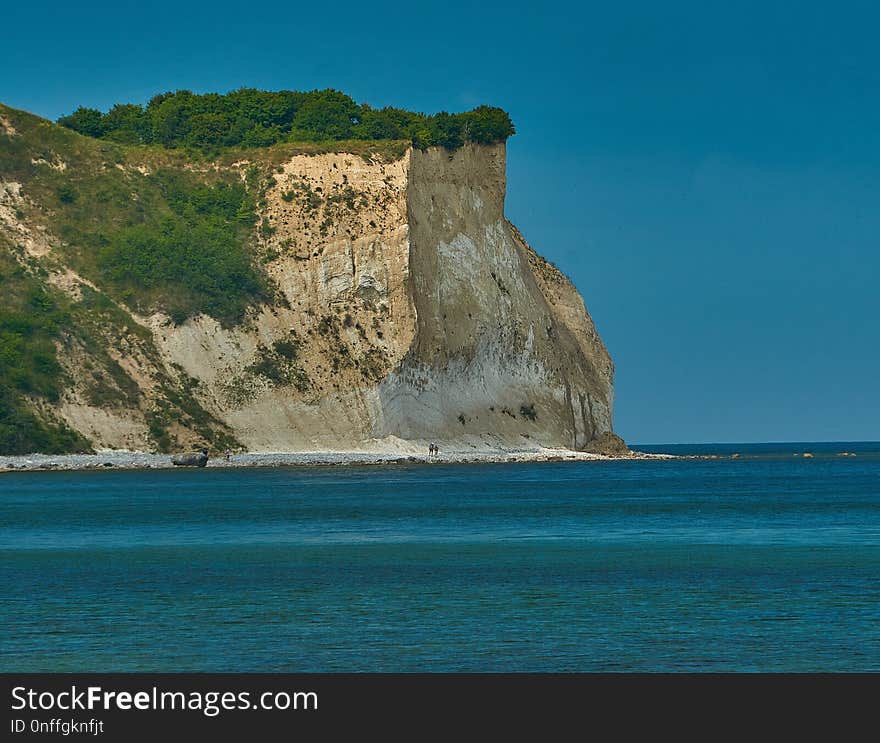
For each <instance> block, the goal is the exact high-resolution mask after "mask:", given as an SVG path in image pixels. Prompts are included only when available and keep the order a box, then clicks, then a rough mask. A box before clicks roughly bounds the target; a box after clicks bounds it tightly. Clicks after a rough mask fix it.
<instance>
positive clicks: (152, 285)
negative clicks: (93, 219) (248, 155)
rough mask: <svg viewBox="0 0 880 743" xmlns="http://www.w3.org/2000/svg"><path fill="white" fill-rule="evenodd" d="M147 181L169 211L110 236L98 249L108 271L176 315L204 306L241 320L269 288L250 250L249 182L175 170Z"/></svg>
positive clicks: (125, 292) (128, 295) (131, 293)
mask: <svg viewBox="0 0 880 743" xmlns="http://www.w3.org/2000/svg"><path fill="white" fill-rule="evenodd" d="M148 180H150V181H152V183H153V185H155V186H157V187H158V190H159V193H160V194H161V195H162V197H163V198H164V201H165V202H166V204H167V206H168V207H169V211H168V212H165V213H158V214H156V215H149V216H147V217H146V218H145V219H144V220H143V221H141V222H137V223H135V224H131V225H128V226H126V227H123V228H121V229H120V230H118V231H116V232H114V233H113V234H112V235H110V236H109V238H108V239H107V241H106V242H105V243H104V244H103V245H100V246H99V247H98V252H97V255H96V258H97V263H98V265H99V266H100V268H101V270H102V272H103V275H104V276H105V277H106V278H107V279H108V280H109V281H110V282H111V283H112V284H113V285H114V286H116V287H117V288H118V289H120V290H121V294H122V297H123V299H125V300H126V301H127V302H129V303H132V304H134V305H135V306H138V308H146V307H149V306H150V305H154V306H161V307H163V308H164V309H165V310H166V311H167V312H168V313H169V314H170V316H171V318H172V320H174V321H175V322H182V321H183V320H185V319H186V318H187V317H189V316H191V315H194V314H197V313H199V312H205V313H207V314H209V315H211V316H212V317H215V318H218V319H220V320H221V321H227V322H233V321H235V320H238V319H240V318H241V316H242V315H243V314H244V311H245V309H246V307H247V305H248V304H249V303H250V301H251V300H253V299H254V298H256V297H259V296H260V295H261V293H262V292H263V289H264V285H263V281H262V278H261V276H260V275H259V274H258V273H257V271H256V269H255V268H254V266H253V264H252V262H251V258H250V255H249V253H248V251H247V250H246V249H245V243H246V241H247V238H248V234H249V232H250V228H251V226H252V225H253V223H254V221H255V214H254V202H253V199H252V198H251V197H250V195H249V194H248V192H247V191H246V189H245V187H244V185H243V184H241V183H222V182H221V183H218V184H216V185H213V186H208V185H203V184H199V183H197V182H193V181H192V179H188V178H186V177H185V176H184V175H183V174H181V173H180V172H172V171H162V172H159V173H157V174H156V175H155V176H151V177H150V178H149V179H148ZM144 306H146V307H144Z"/></svg>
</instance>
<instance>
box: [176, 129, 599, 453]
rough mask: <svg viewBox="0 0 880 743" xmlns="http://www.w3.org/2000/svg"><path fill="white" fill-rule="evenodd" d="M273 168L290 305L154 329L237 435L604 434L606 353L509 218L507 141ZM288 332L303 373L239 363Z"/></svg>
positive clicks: (519, 438)
mask: <svg viewBox="0 0 880 743" xmlns="http://www.w3.org/2000/svg"><path fill="white" fill-rule="evenodd" d="M276 181H277V185H276V186H275V187H274V188H273V189H272V190H271V191H270V193H269V195H268V207H267V213H268V216H269V219H270V221H271V224H272V226H273V227H274V228H275V232H274V234H273V235H272V237H271V238H270V240H269V241H268V243H269V245H268V247H269V248H270V249H271V251H272V252H273V253H278V257H277V258H276V259H275V260H273V262H272V263H271V264H270V266H269V271H270V273H271V275H272V276H273V277H274V278H275V280H276V281H277V283H278V285H279V286H280V287H281V289H282V291H283V293H284V295H285V297H286V299H287V303H288V305H289V307H277V306H276V307H272V308H264V309H263V311H262V312H261V314H260V315H259V317H258V318H257V319H256V321H255V322H254V329H252V330H247V331H244V330H235V331H232V332H231V333H227V332H225V331H222V330H221V329H220V328H219V327H218V326H216V324H214V326H213V328H212V330H211V332H210V335H209V336H206V335H205V333H204V332H202V333H201V334H200V335H199V336H198V338H196V337H194V336H193V337H187V338H186V339H185V340H184V339H183V336H186V335H187V334H192V333H193V331H194V329H196V328H199V327H200V326H202V325H204V324H205V322H206V321H196V322H191V323H188V324H186V325H184V326H183V327H182V328H180V329H178V330H176V331H174V332H173V333H172V334H171V337H170V338H168V339H167V340H166V341H165V342H164V347H165V348H166V349H167V350H168V352H169V356H170V357H171V358H172V359H173V360H174V362H176V363H179V364H182V365H183V366H184V367H185V368H186V369H187V371H188V372H189V373H190V374H192V375H193V376H196V377H198V378H201V379H204V380H206V381H208V382H210V383H211V384H212V386H213V390H214V398H215V400H217V403H218V407H217V414H218V415H219V416H221V417H222V418H223V419H224V420H225V421H226V422H227V423H228V424H229V425H230V427H231V428H232V429H233V430H234V431H235V434H236V436H237V437H238V438H239V439H240V440H241V441H242V442H243V443H244V444H245V445H246V446H248V447H249V448H251V449H254V450H287V449H308V448H322V447H323V448H328V447H329V448H358V447H365V446H366V447H369V446H381V445H382V442H383V441H384V440H386V439H388V438H392V439H393V440H397V439H405V440H411V441H413V442H418V443H419V445H421V443H422V442H425V441H437V442H442V443H443V444H444V445H446V446H476V447H495V446H534V445H545V446H567V447H572V448H582V447H584V446H585V445H586V444H587V443H588V442H589V441H591V440H592V439H594V438H596V437H597V436H599V435H601V434H603V433H605V432H607V431H610V430H611V428H612V420H611V414H612V410H611V408H612V377H613V367H612V364H611V360H610V358H609V356H608V353H607V351H606V350H605V347H604V345H603V344H602V342H601V340H600V339H599V336H598V334H597V333H596V330H595V327H594V325H593V322H592V320H591V319H590V317H589V315H588V314H587V312H586V309H585V308H584V304H583V301H582V300H581V298H580V296H579V295H578V293H577V291H576V290H575V289H574V287H573V286H572V285H571V283H570V282H569V281H568V280H567V279H566V278H565V277H564V276H563V275H562V274H561V273H560V272H559V271H558V270H557V269H555V268H554V267H553V266H551V265H550V264H548V263H547V262H546V261H544V260H543V259H541V258H540V257H539V256H538V255H536V254H535V253H534V251H532V249H531V248H530V247H529V246H528V245H527V244H526V242H525V240H523V238H522V236H521V235H520V234H519V232H518V231H517V230H516V229H515V228H514V227H513V226H512V225H511V224H510V223H509V222H508V221H507V220H506V219H505V217H504V196H505V189H506V177H505V148H504V146H503V145H499V146H492V147H486V146H476V145H467V146H465V147H463V148H461V149H460V150H458V151H457V152H455V153H454V154H450V153H449V152H447V151H445V150H441V149H431V150H428V151H426V152H422V151H418V150H414V151H410V152H409V153H408V154H407V155H406V156H405V157H404V158H403V159H402V160H400V161H397V162H395V163H390V164H381V163H366V162H364V161H363V159H362V158H359V157H356V156H352V155H319V156H298V157H295V158H293V159H292V160H291V161H289V162H288V163H286V164H285V165H284V166H283V172H282V173H280V174H278V175H277V176H276ZM322 226H323V228H322ZM233 336H234V340H233V339H232V337H233ZM288 337H293V338H295V339H296V340H297V342H298V344H299V345H298V353H297V359H296V363H297V365H298V367H299V369H301V371H302V380H303V381H302V383H301V384H300V385H298V386H292V385H290V384H271V383H267V382H266V381H265V380H261V379H256V380H254V379H253V375H250V377H249V375H248V369H251V370H253V368H254V358H255V355H257V354H258V353H259V346H260V344H262V345H263V347H264V348H265V347H270V346H271V344H272V343H275V342H277V341H278V340H279V339H281V340H283V339H284V338H288ZM231 348H239V349H240V353H238V354H236V353H233V352H231V351H230V349H231ZM199 349H202V351H199ZM218 369H223V373H222V374H220V375H218V374H217V370H218ZM236 384H237V385H238V386H239V387H242V386H244V387H246V386H247V385H249V384H250V385H251V388H250V389H249V390H245V391H244V394H243V395H240V396H239V397H238V398H236V397H235V396H234V395H230V394H229V388H230V385H231V386H232V387H233V388H235V387H236ZM238 391H239V392H241V390H238Z"/></svg>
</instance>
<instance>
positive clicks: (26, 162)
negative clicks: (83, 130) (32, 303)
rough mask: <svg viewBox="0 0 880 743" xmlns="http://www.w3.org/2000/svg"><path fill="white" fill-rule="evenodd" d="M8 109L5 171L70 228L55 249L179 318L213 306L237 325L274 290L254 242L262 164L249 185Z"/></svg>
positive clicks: (56, 223)
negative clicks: (11, 128)
mask: <svg viewBox="0 0 880 743" xmlns="http://www.w3.org/2000/svg"><path fill="white" fill-rule="evenodd" d="M6 110H7V111H9V112H10V114H11V115H12V116H13V117H14V121H15V125H16V128H17V130H18V134H17V135H16V136H13V137H9V136H0V163H2V173H3V177H4V178H6V179H9V180H14V181H18V182H20V183H21V184H22V189H23V195H24V196H25V197H27V199H28V201H29V202H31V203H33V204H39V205H40V206H41V207H42V209H41V212H32V211H30V210H29V213H28V215H26V216H28V217H29V218H33V219H34V220H35V221H37V222H43V223H44V224H45V225H46V226H47V227H48V228H49V231H50V232H51V234H53V235H57V236H58V237H59V238H60V240H61V243H60V244H59V245H55V246H53V247H54V248H55V249H56V250H57V251H58V252H59V253H60V254H62V255H63V256H64V258H65V260H66V261H67V262H69V264H70V265H71V266H72V267H74V268H75V269H76V270H77V271H78V272H80V273H81V274H82V275H84V276H86V277H88V278H90V279H91V280H92V281H94V282H95V283H97V284H98V285H100V286H102V287H103V288H104V289H105V290H107V291H109V292H110V294H111V296H113V297H114V298H115V299H116V300H118V301H122V302H124V303H125V304H127V305H128V306H129V307H131V308H132V309H135V310H138V311H140V312H150V311H154V310H162V311H165V312H166V313H168V314H169V315H170V316H171V317H172V318H173V319H174V320H175V321H176V322H182V321H183V320H185V319H186V318H187V317H190V316H192V315H195V314H198V313H200V312H204V313H207V314H210V315H212V316H213V317H215V318H216V319H218V320H219V321H221V322H222V323H224V324H226V325H229V324H234V323H236V322H238V321H239V320H240V319H241V318H242V316H243V314H244V311H245V309H246V308H247V307H248V306H249V305H251V304H253V303H254V302H256V301H259V300H260V299H261V298H263V297H264V296H266V291H267V286H266V279H265V276H264V275H263V273H262V272H261V270H260V269H259V268H258V267H257V265H256V264H255V262H254V261H253V256H252V253H251V251H250V249H249V245H248V243H249V241H250V240H252V238H253V225H254V222H255V220H256V215H255V202H254V199H255V197H257V196H258V194H259V189H260V187H261V182H260V174H259V172H256V173H255V174H253V176H252V178H250V179H249V183H248V184H244V183H242V182H241V179H240V176H239V174H238V172H236V171H234V170H231V169H225V168H220V169H214V168H207V167H203V168H201V169H200V170H199V171H197V170H195V169H193V168H191V167H187V163H186V161H185V160H183V159H182V158H179V157H177V156H172V155H171V153H167V151H166V152H165V153H163V152H153V151H151V150H150V149H149V148H130V147H125V146H122V145H119V144H116V143H113V142H103V141H95V140H90V139H87V138H84V137H80V136H78V135H76V134H74V133H73V132H71V131H69V130H66V129H63V128H61V127H58V126H54V125H52V124H50V123H49V122H45V121H42V120H40V119H38V118H37V117H34V116H30V115H28V114H23V113H22V112H14V111H12V110H11V109H6ZM59 163H63V164H64V167H63V168H62V167H60V166H59ZM142 163H146V166H144V165H143V164H142ZM23 206H24V205H23Z"/></svg>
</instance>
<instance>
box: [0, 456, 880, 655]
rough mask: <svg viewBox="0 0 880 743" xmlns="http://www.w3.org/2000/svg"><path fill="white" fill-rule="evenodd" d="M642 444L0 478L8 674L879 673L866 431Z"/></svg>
mask: <svg viewBox="0 0 880 743" xmlns="http://www.w3.org/2000/svg"><path fill="white" fill-rule="evenodd" d="M646 448H647V447H646ZM657 449H658V450H664V451H672V452H674V453H688V452H689V451H699V452H701V453H717V454H730V453H732V452H733V451H736V452H739V453H741V457H740V458H739V459H736V460H729V459H724V460H677V461H647V462H644V461H634V462H597V463H581V464H572V463H559V464H517V465H468V466H452V465H449V466H447V465H430V466H382V467H347V468H344V467H327V468H287V469H265V470H259V469H249V470H222V469H208V470H198V471H150V472H123V471H119V472H113V471H107V472H81V473H63V472H40V473H21V474H4V475H0V670H3V671H136V670H149V671H186V670H191V671H452V670H456V671H457V670H462V671H544V670H547V671H550V670H554V671H559V670H565V671H624V670H647V671H686V670H687V671H690V670H705V671H771V670H772V671H856V670H874V671H877V670H880V445H878V444H797V445H795V444H787V445H786V444H778V445H751V446H745V445H739V446H733V447H730V446H726V447H715V448H712V447H707V446H700V447H693V448H692V449H683V448H673V447H669V446H665V447H657ZM803 451H811V452H813V453H814V454H815V456H814V458H812V459H804V458H802V457H795V456H793V454H794V453H798V452H803ZM842 451H851V452H855V453H856V454H857V456H856V457H846V458H844V457H839V456H837V454H838V453H840V452H842Z"/></svg>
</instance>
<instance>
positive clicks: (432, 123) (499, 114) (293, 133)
mask: <svg viewBox="0 0 880 743" xmlns="http://www.w3.org/2000/svg"><path fill="white" fill-rule="evenodd" d="M58 123H59V124H62V125H63V126H66V127H68V128H70V129H73V130H74V131H77V132H79V133H81V134H85V135H88V136H90V137H97V138H104V139H109V140H112V141H115V142H120V143H124V144H160V145H163V146H165V147H169V148H181V147H182V148H191V149H195V150H200V151H203V152H209V153H210V152H217V151H218V150H220V149H221V148H224V147H268V146H269V145H273V144H276V143H278V142H321V141H327V140H372V141H375V140H401V139H405V140H409V141H411V142H412V143H413V145H415V146H416V147H419V148H423V149H424V148H426V147H430V146H432V145H439V146H442V147H446V148H447V149H451V150H454V149H457V148H458V147H461V145H462V144H464V143H465V142H477V143H480V144H493V143H495V142H503V141H505V140H506V139H507V138H508V137H509V136H511V135H512V134H513V133H514V127H513V123H512V122H511V120H510V116H509V115H508V114H507V113H506V112H505V111H503V110H501V109H500V108H493V107H490V106H480V107H479V108H475V109H474V110H472V111H467V112H464V113H458V114H449V113H446V112H441V113H438V114H433V115H426V114H422V113H416V112H413V111H405V110H403V109H399V108H391V107H386V108H381V109H374V108H371V107H370V106H369V105H368V104H366V103H364V104H360V105H359V104H357V103H355V101H354V100H353V99H352V98H350V97H349V96H347V95H345V94H344V93H340V92H339V91H336V90H314V91H311V92H305V93H304V92H297V91H290V90H283V91H278V92H269V91H261V90H253V89H242V90H236V91H233V92H231V93H226V94H225V95H221V94H217V93H208V94H205V95H197V94H195V93H191V92H190V91H188V90H179V91H177V92H175V93H163V94H161V95H157V96H155V97H153V98H152V99H151V100H150V102H149V103H148V104H147V105H146V106H139V105H135V104H130V103H126V104H117V105H115V106H113V108H111V109H110V110H109V111H108V112H107V113H102V112H101V111H98V110H96V109H93V108H82V107H81V108H78V109H77V110H76V111H74V112H73V113H72V114H70V115H69V116H63V117H61V118H60V119H59V120H58Z"/></svg>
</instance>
